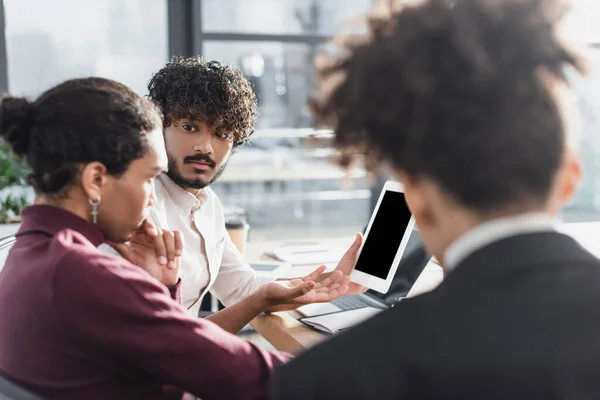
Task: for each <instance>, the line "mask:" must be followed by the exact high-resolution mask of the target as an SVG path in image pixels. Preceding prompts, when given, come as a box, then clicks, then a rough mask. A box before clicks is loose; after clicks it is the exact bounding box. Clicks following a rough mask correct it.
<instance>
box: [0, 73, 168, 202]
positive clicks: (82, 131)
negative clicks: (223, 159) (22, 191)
mask: <svg viewBox="0 0 600 400" xmlns="http://www.w3.org/2000/svg"><path fill="white" fill-rule="evenodd" d="M157 129H161V115H160V112H159V110H158V109H157V107H156V106H155V105H154V104H152V103H151V102H150V101H148V100H146V99H144V98H142V97H140V96H138V95H137V94H136V93H135V92H133V90H131V89H130V88H128V87H127V86H125V85H123V84H121V83H118V82H115V81H111V80H108V79H103V78H85V79H73V80H69V81H66V82H64V83H61V84H59V85H58V86H55V87H54V88H52V89H50V90H48V91H46V92H44V93H43V94H42V95H41V96H40V97H38V99H37V100H35V101H34V102H32V103H31V102H29V101H28V100H27V99H25V98H22V97H12V96H6V97H4V98H3V99H2V100H1V101H0V136H2V137H3V138H4V139H5V140H6V141H7V142H8V143H9V144H10V146H11V148H12V150H13V152H14V153H15V154H17V155H18V156H24V157H25V158H26V160H27V163H28V164H29V166H30V167H31V171H32V172H31V174H30V176H29V178H28V180H29V182H30V184H31V185H32V186H33V187H34V189H35V191H36V193H44V194H50V195H57V196H62V195H64V194H65V191H66V190H67V189H68V188H69V187H70V186H71V184H72V183H73V182H74V180H75V178H76V177H77V175H78V173H79V166H80V165H81V164H84V163H90V162H94V161H97V162H101V163H102V164H104V165H105V166H106V169H107V171H108V172H109V173H110V174H112V175H114V176H120V175H121V174H123V173H124V172H125V171H126V170H127V168H128V167H129V165H130V164H131V162H132V161H134V160H136V159H138V158H141V157H143V156H144V155H145V154H146V151H147V150H148V149H149V147H148V146H149V144H148V142H147V139H146V135H145V134H146V133H149V132H151V131H155V130H157Z"/></svg>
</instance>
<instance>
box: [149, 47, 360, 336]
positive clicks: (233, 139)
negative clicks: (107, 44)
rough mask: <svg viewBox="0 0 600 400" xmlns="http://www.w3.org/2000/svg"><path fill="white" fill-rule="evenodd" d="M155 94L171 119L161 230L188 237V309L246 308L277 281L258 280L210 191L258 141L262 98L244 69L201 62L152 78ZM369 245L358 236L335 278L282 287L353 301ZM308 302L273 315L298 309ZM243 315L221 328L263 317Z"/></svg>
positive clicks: (160, 183)
mask: <svg viewBox="0 0 600 400" xmlns="http://www.w3.org/2000/svg"><path fill="white" fill-rule="evenodd" d="M148 90H149V94H148V96H149V98H150V99H151V100H152V101H154V102H155V103H156V104H157V105H158V107H159V108H160V109H161V111H162V113H163V118H164V120H163V122H164V123H163V126H164V136H165V142H166V148H167V154H168V157H169V170H168V173H166V174H163V175H162V176H160V177H159V178H158V179H157V180H156V197H157V204H156V206H155V207H154V210H153V214H152V219H153V221H154V223H155V224H156V225H157V226H158V227H159V228H163V229H173V230H177V231H180V232H181V234H182V236H183V239H184V243H185V246H184V252H183V255H182V257H181V267H180V274H181V277H182V301H183V305H184V306H185V307H186V308H187V309H188V310H189V311H190V312H191V313H192V314H194V315H197V314H198V311H199V308H200V303H201V301H202V298H203V297H204V295H205V294H206V292H207V291H208V290H211V292H212V293H213V294H214V295H216V297H217V298H218V299H219V300H220V301H221V302H222V303H223V304H224V305H225V306H230V305H231V304H234V303H238V302H240V301H244V299H246V298H247V297H248V296H249V295H250V294H252V293H253V292H255V291H256V290H257V289H258V288H259V287H261V286H262V285H263V284H265V283H267V282H270V281H272V280H273V278H272V277H268V276H261V275H259V274H257V273H256V272H255V271H254V270H253V269H252V268H251V267H250V266H249V265H248V264H247V263H246V262H244V260H243V257H242V255H241V254H240V252H239V251H238V250H237V248H236V247H235V245H234V243H233V242H232V240H231V239H230V237H229V235H228V234H227V231H226V229H225V220H224V215H223V209H222V207H221V204H220V202H219V199H218V198H217V196H216V194H215V193H214V192H213V191H212V190H211V189H210V187H209V186H210V185H211V184H212V183H213V182H215V181H216V180H217V178H218V177H219V176H220V175H221V173H222V172H223V170H224V169H225V167H226V165H227V162H228V161H229V157H230V156H231V155H232V153H233V152H235V150H236V148H237V147H238V146H240V145H242V144H244V143H246V142H247V141H248V139H249V137H250V135H251V134H252V131H253V127H254V123H255V121H256V118H257V116H258V110H257V103H256V96H255V94H254V92H253V91H252V88H251V86H250V83H249V82H248V80H247V79H246V78H245V77H244V76H243V74H242V73H241V72H240V71H239V70H238V69H236V68H234V67H231V66H226V65H222V64H220V63H218V62H215V61H211V62H205V61H203V60H202V58H200V57H191V58H185V57H176V58H174V59H173V60H172V61H171V62H170V63H168V64H167V65H166V66H165V67H164V68H162V69H161V70H160V71H158V72H157V73H156V74H155V75H154V76H153V77H152V79H151V80H150V82H149V84H148ZM361 241H362V238H361V236H360V235H357V237H356V240H355V241H354V243H353V244H352V246H351V247H350V249H349V250H348V251H347V252H346V254H345V255H344V257H343V258H342V260H341V261H340V263H339V265H338V267H337V271H335V272H334V273H333V274H323V270H324V267H320V268H319V269H317V270H316V271H315V272H313V273H312V274H310V275H309V276H307V277H304V278H301V279H295V280H290V281H285V280H284V281H281V282H280V283H281V284H282V285H285V286H295V285H297V284H299V283H300V282H303V281H304V280H309V279H310V280H316V281H317V282H319V281H320V283H318V285H323V286H324V287H323V288H319V287H317V288H316V291H317V293H321V296H320V298H319V300H318V301H329V300H330V299H332V298H333V297H336V296H339V295H341V294H342V293H343V291H345V290H347V292H346V294H348V293H360V292H362V291H364V290H365V289H364V288H363V287H362V286H359V285H355V284H352V283H350V284H348V282H349V278H348V275H349V273H350V272H351V270H352V268H354V264H355V261H356V256H357V252H358V249H359V248H360V245H361ZM167 258H168V259H171V258H172V257H170V256H169V257H167ZM163 261H165V262H167V260H163ZM332 280H333V281H335V282H332ZM336 282H337V283H336ZM338 284H339V286H338ZM336 288H341V289H342V290H337V289H336ZM302 301H303V300H300V301H297V302H295V303H294V304H279V305H278V306H276V307H273V308H271V310H284V309H292V308H294V307H296V306H298V304H301V303H302ZM313 301H314V300H313ZM271 303H273V302H271ZM237 308H238V309H239V310H246V315H241V314H239V313H238V314H235V315H233V317H232V315H231V313H230V314H229V315H227V314H223V315H224V316H223V318H226V319H227V320H219V321H218V323H219V325H221V326H224V327H225V328H226V329H228V330H230V331H236V330H237V329H241V327H243V323H244V321H246V320H248V321H249V320H251V319H252V318H254V317H255V316H256V315H254V314H252V312H251V310H250V309H245V308H244V307H239V306H238V307H237ZM240 313H244V311H240ZM251 314H252V315H251ZM211 318H217V319H218V318H220V317H218V316H217V315H216V314H215V315H214V316H212V317H211Z"/></svg>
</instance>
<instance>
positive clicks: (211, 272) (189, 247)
mask: <svg viewBox="0 0 600 400" xmlns="http://www.w3.org/2000/svg"><path fill="white" fill-rule="evenodd" d="M155 186H156V205H155V206H154V207H153V209H152V211H151V213H150V220H151V221H152V222H153V223H154V224H156V225H157V226H158V227H159V228H161V229H168V230H176V231H179V232H181V235H182V237H183V254H182V256H181V261H180V276H181V281H182V282H181V285H182V286H181V297H182V300H183V306H184V307H186V308H187V309H188V310H189V312H190V313H191V314H193V315H198V311H199V309H200V303H201V302H202V298H203V297H204V295H205V294H206V293H207V291H209V290H210V292H211V293H212V294H214V295H215V296H216V297H217V298H218V299H219V300H221V302H222V303H223V304H224V305H225V306H228V305H231V304H233V303H236V302H237V301H239V300H242V299H243V298H245V297H247V296H249V295H250V294H252V293H254V292H255V291H256V290H257V289H258V288H259V287H260V286H262V285H263V284H265V283H267V282H270V281H272V280H273V279H274V278H273V277H272V276H270V275H260V274H258V273H256V272H255V271H254V270H253V269H252V268H251V267H250V266H249V265H248V264H247V263H246V262H245V261H244V259H243V256H242V255H241V254H240V252H239V251H238V249H237V247H236V246H235V244H234V243H233V242H232V241H231V238H230V237H229V235H228V234H227V230H226V229H225V216H224V214H223V208H222V206H221V202H220V201H219V199H218V197H217V195H216V194H215V192H214V191H213V190H212V189H210V188H205V189H203V190H202V191H201V193H200V195H199V196H198V197H196V196H194V195H193V194H191V193H189V192H188V191H186V190H185V189H183V188H181V187H180V186H178V185H177V184H176V183H175V182H173V181H172V180H171V179H170V178H169V177H168V176H167V175H165V174H163V175H161V176H159V177H158V178H157V179H156V181H155Z"/></svg>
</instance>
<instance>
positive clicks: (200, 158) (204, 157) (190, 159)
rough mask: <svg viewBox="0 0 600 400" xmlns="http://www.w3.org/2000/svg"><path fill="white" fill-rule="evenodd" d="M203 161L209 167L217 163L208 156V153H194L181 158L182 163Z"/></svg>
mask: <svg viewBox="0 0 600 400" xmlns="http://www.w3.org/2000/svg"><path fill="white" fill-rule="evenodd" d="M194 161H195V162H205V163H206V164H208V166H209V167H211V168H214V167H216V166H217V163H216V162H215V161H214V160H213V159H212V158H210V156H209V155H208V154H194V155H193V156H187V157H186V158H184V159H183V163H184V164H189V163H191V162H194Z"/></svg>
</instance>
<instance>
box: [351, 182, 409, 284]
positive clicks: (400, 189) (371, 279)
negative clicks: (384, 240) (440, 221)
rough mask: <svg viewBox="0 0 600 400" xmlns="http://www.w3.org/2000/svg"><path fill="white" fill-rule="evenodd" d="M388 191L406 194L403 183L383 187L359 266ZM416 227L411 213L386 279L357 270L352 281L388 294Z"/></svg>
mask: <svg viewBox="0 0 600 400" xmlns="http://www.w3.org/2000/svg"><path fill="white" fill-rule="evenodd" d="M388 191H390V192H397V193H404V186H403V185H402V184H401V183H399V182H394V181H387V182H385V184H384V185H383V189H382V190H381V193H380V194H379V199H378V200H377V204H376V205H375V209H374V210H373V213H372V214H371V219H370V220H369V224H368V225H367V229H366V230H365V234H364V238H363V243H362V246H361V248H360V250H359V252H358V257H357V259H356V260H357V262H356V263H357V264H358V260H360V256H361V253H362V249H363V247H364V245H365V243H367V240H369V232H370V230H371V225H373V221H375V217H376V216H377V213H378V212H379V206H380V205H381V201H382V200H383V196H385V194H386V192H388ZM414 226H415V219H414V217H413V215H412V213H411V215H410V220H409V221H408V224H407V225H406V228H405V230H404V235H403V236H402V240H401V241H400V246H398V250H397V251H396V256H395V257H394V261H392V265H391V266H390V270H389V271H388V275H387V277H386V279H381V278H379V277H377V276H373V275H370V274H368V273H366V272H363V271H357V270H356V269H354V270H352V273H351V274H350V279H351V280H352V282H355V283H358V284H360V285H363V286H366V287H368V288H369V289H373V290H375V291H377V292H379V293H383V294H385V293H387V292H388V290H389V289H390V286H391V284H392V281H393V280H394V276H395V275H396V270H397V269H398V264H399V263H400V259H401V258H402V255H403V254H404V251H405V250H406V245H407V244H408V240H409V239H410V234H411V233H412V230H413V228H414Z"/></svg>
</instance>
